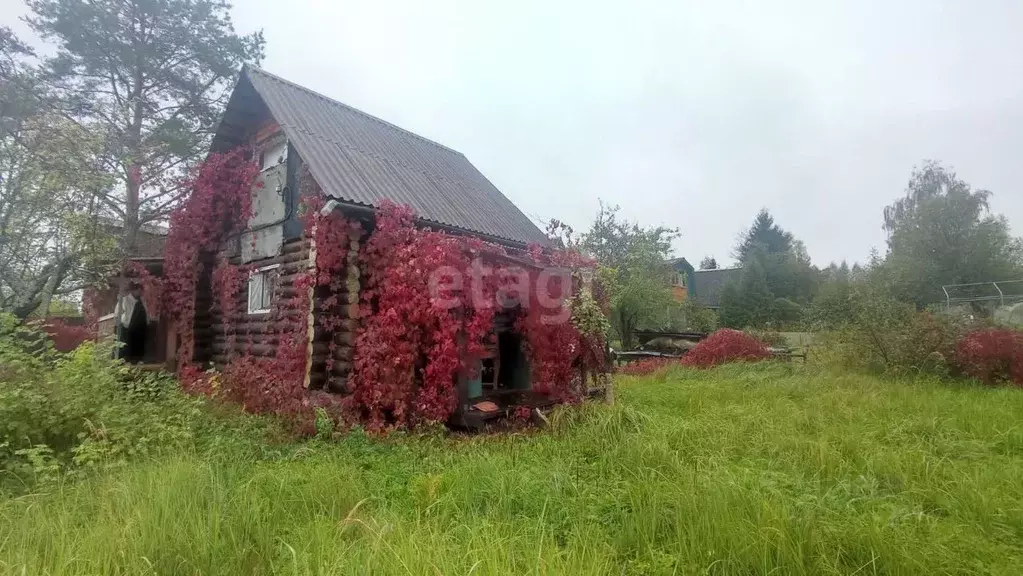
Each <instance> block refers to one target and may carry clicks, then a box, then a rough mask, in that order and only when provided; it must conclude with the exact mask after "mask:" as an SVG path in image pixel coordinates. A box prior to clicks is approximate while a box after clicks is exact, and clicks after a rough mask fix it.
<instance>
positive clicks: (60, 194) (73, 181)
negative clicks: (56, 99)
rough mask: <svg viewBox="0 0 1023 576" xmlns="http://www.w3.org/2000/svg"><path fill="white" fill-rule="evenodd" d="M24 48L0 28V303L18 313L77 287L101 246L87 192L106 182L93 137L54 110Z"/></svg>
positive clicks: (37, 309) (38, 308) (39, 308)
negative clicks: (100, 171) (28, 60)
mask: <svg viewBox="0 0 1023 576" xmlns="http://www.w3.org/2000/svg"><path fill="white" fill-rule="evenodd" d="M31 55H32V53H31V50H29V48H28V47H27V46H26V45H25V44H23V43H21V42H20V41H19V40H18V39H17V38H16V37H15V36H14V34H13V33H11V31H10V30H9V29H6V28H0V90H2V94H3V98H2V100H0V310H4V311H8V312H12V313H14V314H15V315H16V316H18V317H22V318H23V317H25V316H27V315H29V314H32V313H36V314H40V315H46V314H47V313H48V312H49V309H50V303H51V302H52V301H53V299H54V297H59V296H62V295H66V294H67V293H69V292H72V291H74V290H75V289H77V288H80V285H81V282H82V280H83V278H84V277H85V276H86V275H87V274H88V272H89V270H90V269H91V266H92V265H93V264H94V263H95V262H96V261H97V258H95V256H97V254H98V252H99V251H101V248H102V247H101V246H100V242H99V238H100V237H101V236H102V235H101V234H97V228H96V223H97V221H96V218H95V216H96V212H95V211H94V210H93V209H94V207H95V202H94V193H95V191H96V190H101V189H104V188H105V187H106V186H107V183H106V182H105V180H104V178H103V177H102V175H101V174H100V173H99V171H98V170H97V162H96V159H97V151H98V150H99V148H98V146H97V141H96V140H95V139H93V138H91V137H90V135H89V134H88V133H86V132H85V131H83V129H82V128H81V126H79V125H77V124H76V123H74V122H73V121H71V120H69V119H68V118H66V117H64V116H62V115H60V114H58V113H56V112H54V106H53V99H52V94H50V93H49V91H47V90H46V87H45V85H44V84H43V83H42V82H41V80H40V78H39V75H38V73H37V71H36V70H35V69H33V68H32V67H31V66H29V65H28V64H27V63H26V60H27V58H28V57H30V56H31Z"/></svg>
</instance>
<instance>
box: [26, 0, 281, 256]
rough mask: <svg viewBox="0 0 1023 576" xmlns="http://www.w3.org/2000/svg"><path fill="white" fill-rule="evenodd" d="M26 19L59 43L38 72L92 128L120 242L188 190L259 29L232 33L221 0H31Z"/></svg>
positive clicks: (259, 48) (252, 58) (256, 53)
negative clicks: (109, 181) (109, 179)
mask: <svg viewBox="0 0 1023 576" xmlns="http://www.w3.org/2000/svg"><path fill="white" fill-rule="evenodd" d="M28 5H29V7H30V8H31V10H32V13H33V15H32V16H31V17H29V18H28V19H27V21H28V23H29V25H30V26H31V27H32V28H33V30H35V31H36V32H37V33H39V34H40V36H42V37H43V38H44V39H46V40H50V41H53V42H55V43H56V44H57V48H58V50H57V54H56V55H55V56H53V57H51V58H47V59H46V61H45V71H46V75H45V78H46V80H47V82H48V83H49V85H50V86H51V88H52V90H53V91H54V93H55V94H56V95H58V96H60V98H61V101H62V104H63V111H64V113H65V114H66V115H68V116H71V117H73V118H75V119H76V120H77V121H78V122H79V123H80V124H81V125H82V126H84V127H85V128H87V129H88V130H89V131H91V132H92V133H94V134H97V135H98V137H99V138H100V140H101V141H102V145H103V148H102V149H103V154H102V162H103V164H102V165H103V169H104V171H105V172H106V173H108V174H110V175H111V176H113V177H114V178H115V179H116V185H115V186H112V187H110V188H109V189H107V190H104V191H101V192H97V199H98V200H99V202H100V203H101V204H102V207H103V208H104V209H106V210H107V211H109V212H110V213H111V214H113V215H114V216H115V217H116V218H117V219H118V220H119V221H120V222H123V233H122V238H121V249H122V251H123V253H125V254H131V253H132V252H134V251H135V249H136V239H137V235H138V231H139V229H140V227H141V226H142V225H144V224H146V223H149V222H156V221H162V220H164V219H166V217H167V215H168V214H169V213H170V212H171V210H173V209H174V208H175V207H176V206H177V205H178V204H179V202H180V201H181V199H182V197H183V195H184V193H185V192H186V191H185V190H184V189H183V188H182V185H181V182H182V181H183V180H182V179H181V178H180V176H182V175H184V174H185V173H186V172H187V171H188V169H189V168H190V167H191V166H193V165H194V164H195V163H196V162H197V161H198V160H201V158H202V157H203V156H204V155H205V153H206V151H207V149H208V147H209V142H210V139H211V137H212V130H213V129H214V128H215V127H216V126H217V123H218V120H219V117H220V114H221V112H222V110H223V107H224V104H225V99H226V98H227V88H228V87H229V86H230V83H231V81H232V79H233V78H234V77H235V75H236V74H237V72H238V69H239V67H240V66H241V64H242V63H243V62H247V61H248V62H257V63H258V61H259V60H260V59H261V57H262V55H263V45H264V42H263V36H262V33H261V32H256V33H254V34H250V35H247V36H240V35H238V34H237V33H235V31H234V28H233V26H232V23H231V18H230V16H229V13H228V12H229V9H230V5H229V4H228V3H226V2H224V1H223V0H95V1H87V0H28Z"/></svg>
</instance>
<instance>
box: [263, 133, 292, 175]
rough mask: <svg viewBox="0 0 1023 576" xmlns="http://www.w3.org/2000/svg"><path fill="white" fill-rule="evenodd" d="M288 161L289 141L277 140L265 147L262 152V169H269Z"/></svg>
mask: <svg viewBox="0 0 1023 576" xmlns="http://www.w3.org/2000/svg"><path fill="white" fill-rule="evenodd" d="M287 161H288V141H287V140H277V141H275V142H274V143H272V144H270V145H269V146H267V147H266V148H264V149H263V153H262V154H260V160H259V168H260V170H268V169H270V168H273V167H274V166H277V165H278V164H283V163H285V162H287Z"/></svg>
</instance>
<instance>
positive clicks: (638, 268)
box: [580, 203, 678, 349]
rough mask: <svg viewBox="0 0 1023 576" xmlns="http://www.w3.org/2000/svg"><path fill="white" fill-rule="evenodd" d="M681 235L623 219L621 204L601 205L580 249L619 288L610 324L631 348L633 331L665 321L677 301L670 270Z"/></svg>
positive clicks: (615, 291)
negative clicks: (643, 226)
mask: <svg viewBox="0 0 1023 576" xmlns="http://www.w3.org/2000/svg"><path fill="white" fill-rule="evenodd" d="M677 237H678V231H677V230H674V229H670V228H665V227H660V226H659V227H656V228H642V227H640V226H639V225H638V224H636V223H632V222H627V221H624V220H620V219H619V218H618V207H617V206H611V207H609V206H605V205H604V204H603V203H601V204H600V210H599V212H598V213H597V217H596V218H595V219H594V221H593V224H592V225H591V227H590V229H589V231H587V232H586V233H585V234H583V235H582V236H581V239H580V247H581V248H582V249H583V250H584V251H585V252H586V253H587V254H589V255H590V256H592V257H593V258H595V259H596V260H597V261H598V262H599V263H600V265H601V267H602V269H603V270H604V271H603V272H602V275H604V276H608V277H610V278H609V280H610V282H608V283H612V284H613V285H614V287H615V289H614V291H613V297H612V302H611V308H612V310H611V325H612V327H613V328H614V329H615V331H616V332H617V334H618V337H619V339H620V341H621V344H622V346H623V347H625V348H626V349H629V348H632V347H633V346H634V338H633V333H634V332H635V331H636V330H637V329H639V328H641V327H645V326H651V325H656V324H658V323H660V322H661V321H663V319H664V315H665V311H666V310H667V309H668V307H669V306H671V305H672V304H673V303H674V301H673V300H672V296H671V283H670V280H671V272H672V270H671V266H670V265H668V264H667V261H668V258H669V256H670V253H671V243H672V241H673V240H674V239H675V238H677Z"/></svg>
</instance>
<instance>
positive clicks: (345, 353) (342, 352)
mask: <svg viewBox="0 0 1023 576" xmlns="http://www.w3.org/2000/svg"><path fill="white" fill-rule="evenodd" d="M332 355H333V357H334V359H335V360H342V361H350V360H351V359H352V358H354V357H355V348H353V347H351V346H336V347H335V348H334V352H333V354H332Z"/></svg>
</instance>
